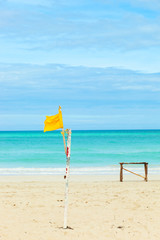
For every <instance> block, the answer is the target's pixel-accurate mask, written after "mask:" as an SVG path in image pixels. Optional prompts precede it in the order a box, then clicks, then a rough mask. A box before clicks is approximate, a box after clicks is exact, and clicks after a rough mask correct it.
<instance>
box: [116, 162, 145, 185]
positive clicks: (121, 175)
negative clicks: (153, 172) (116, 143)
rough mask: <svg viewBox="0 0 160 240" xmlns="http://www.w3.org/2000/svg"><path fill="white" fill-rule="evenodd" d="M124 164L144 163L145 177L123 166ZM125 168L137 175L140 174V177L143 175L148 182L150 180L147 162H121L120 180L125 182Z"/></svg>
mask: <svg viewBox="0 0 160 240" xmlns="http://www.w3.org/2000/svg"><path fill="white" fill-rule="evenodd" d="M124 164H144V171H145V177H144V176H142V175H140V174H137V173H134V172H132V171H130V170H128V169H126V168H124V167H123V165H124ZM123 170H125V171H127V172H130V173H132V174H134V175H136V176H139V177H142V178H143V179H144V180H145V181H146V182H147V181H148V163H147V162H138V163H137V162H136V163H135V162H131V163H124V162H122V163H120V182H123Z"/></svg>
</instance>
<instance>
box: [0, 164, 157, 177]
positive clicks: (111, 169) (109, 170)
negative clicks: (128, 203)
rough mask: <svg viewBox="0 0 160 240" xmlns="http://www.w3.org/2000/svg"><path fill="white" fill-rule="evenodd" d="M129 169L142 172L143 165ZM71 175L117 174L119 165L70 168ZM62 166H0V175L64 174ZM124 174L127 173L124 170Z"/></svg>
mask: <svg viewBox="0 0 160 240" xmlns="http://www.w3.org/2000/svg"><path fill="white" fill-rule="evenodd" d="M129 170H131V171H133V172H136V173H139V174H144V169H143V167H130V168H129ZM70 173H71V174H72V175H117V174H119V166H106V167H81V168H78V167H77V168H74V167H73V168H71V169H70ZM149 173H150V174H160V165H158V166H151V167H149ZM64 174H65V167H64V168H24V167H19V168H0V175H64ZM125 174H129V173H127V172H125Z"/></svg>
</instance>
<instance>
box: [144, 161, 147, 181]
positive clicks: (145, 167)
mask: <svg viewBox="0 0 160 240" xmlns="http://www.w3.org/2000/svg"><path fill="white" fill-rule="evenodd" d="M144 171H145V181H146V182H147V181H148V163H145V164H144Z"/></svg>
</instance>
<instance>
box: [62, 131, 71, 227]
mask: <svg viewBox="0 0 160 240" xmlns="http://www.w3.org/2000/svg"><path fill="white" fill-rule="evenodd" d="M67 133H68V136H67V151H66V175H65V177H64V178H65V180H66V187H65V202H64V226H63V228H64V229H66V228H67V212H68V192H69V172H70V153H71V129H68V130H67Z"/></svg>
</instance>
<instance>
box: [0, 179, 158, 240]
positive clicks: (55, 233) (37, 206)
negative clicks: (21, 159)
mask: <svg viewBox="0 0 160 240" xmlns="http://www.w3.org/2000/svg"><path fill="white" fill-rule="evenodd" d="M64 188H65V182H64V179H63V176H1V177H0V213H1V214H0V239H2V240H51V239H54V240H59V239H62V240H63V239H71V240H72V239H73V240H76V239H81V240H86V239H92V240H93V239H95V240H97V239H101V240H103V239H117V240H118V239H119V240H121V239H123V240H124V239H136V240H137V239H145V240H149V239H150V240H151V239H152V240H154V239H157V240H158V239H159V236H160V228H159V226H160V176H150V178H149V182H144V181H143V180H141V179H139V178H138V177H132V176H125V178H124V182H123V183H120V182H119V176H71V177H70V184H69V188H70V192H69V211H68V226H69V227H70V229H66V230H64V229H63V215H64Z"/></svg>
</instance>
